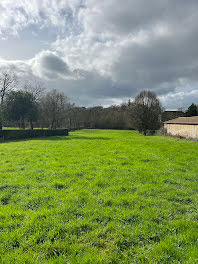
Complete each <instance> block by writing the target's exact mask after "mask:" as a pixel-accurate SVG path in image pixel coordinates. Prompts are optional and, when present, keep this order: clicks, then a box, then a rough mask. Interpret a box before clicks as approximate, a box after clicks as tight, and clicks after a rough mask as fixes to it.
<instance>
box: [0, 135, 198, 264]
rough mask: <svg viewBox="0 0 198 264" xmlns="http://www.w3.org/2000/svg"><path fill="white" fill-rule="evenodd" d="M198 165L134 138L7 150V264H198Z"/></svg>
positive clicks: (184, 150) (1, 254)
mask: <svg viewBox="0 0 198 264" xmlns="http://www.w3.org/2000/svg"><path fill="white" fill-rule="evenodd" d="M197 165H198V143H197V142H193V141H186V140H179V139H175V138H168V137H144V136H142V135H140V134H138V133H136V132H134V131H112V130H109V131H108V130H83V131H78V132H71V133H70V136H69V137H54V138H46V139H34V140H24V141H15V142H6V143H1V144H0V204H1V209H0V259H1V263H5V264H8V263H20V264H21V263H26V264H27V263H68V264H76V263H94V264H95V263H105V264H107V263H108V264H110V263H112V264H113V263H114V264H116V263H119V264H120V263H160V264H162V263H164V264H165V263H188V264H189V263H198V166H197Z"/></svg>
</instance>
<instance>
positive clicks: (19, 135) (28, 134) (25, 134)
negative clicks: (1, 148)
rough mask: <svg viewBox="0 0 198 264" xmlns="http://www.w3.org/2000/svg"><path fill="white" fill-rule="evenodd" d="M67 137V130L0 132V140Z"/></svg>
mask: <svg viewBox="0 0 198 264" xmlns="http://www.w3.org/2000/svg"><path fill="white" fill-rule="evenodd" d="M51 136H68V129H55V130H51V129H33V130H0V140H1V141H2V140H10V139H25V138H34V137H51Z"/></svg>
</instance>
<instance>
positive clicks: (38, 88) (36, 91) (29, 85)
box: [24, 79, 45, 101]
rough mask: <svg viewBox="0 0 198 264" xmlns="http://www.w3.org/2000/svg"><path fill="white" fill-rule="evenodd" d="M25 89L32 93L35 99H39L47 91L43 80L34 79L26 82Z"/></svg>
mask: <svg viewBox="0 0 198 264" xmlns="http://www.w3.org/2000/svg"><path fill="white" fill-rule="evenodd" d="M24 90H25V91H27V92H29V93H31V94H32V96H33V98H34V100H35V101H39V100H40V99H41V98H42V96H43V94H44V92H45V87H44V84H43V83H42V82H41V81H39V80H37V79H34V80H33V81H32V82H30V81H27V82H26V83H25V85H24Z"/></svg>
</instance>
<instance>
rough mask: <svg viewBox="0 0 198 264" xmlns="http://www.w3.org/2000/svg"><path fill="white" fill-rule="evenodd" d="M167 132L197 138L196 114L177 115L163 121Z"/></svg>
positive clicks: (197, 119)
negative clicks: (189, 115)
mask: <svg viewBox="0 0 198 264" xmlns="http://www.w3.org/2000/svg"><path fill="white" fill-rule="evenodd" d="M164 128H165V129H166V130H167V134H169V135H172V136H182V137H185V138H198V116H191V117H178V118H175V119H172V120H169V121H166V122H164Z"/></svg>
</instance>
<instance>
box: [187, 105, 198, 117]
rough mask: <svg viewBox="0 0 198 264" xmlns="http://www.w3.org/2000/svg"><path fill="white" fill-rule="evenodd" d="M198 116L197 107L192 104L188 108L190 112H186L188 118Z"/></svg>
mask: <svg viewBox="0 0 198 264" xmlns="http://www.w3.org/2000/svg"><path fill="white" fill-rule="evenodd" d="M197 115H198V111H197V106H196V105H195V104H193V103H192V104H191V105H190V106H189V107H188V110H187V112H186V116H197Z"/></svg>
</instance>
